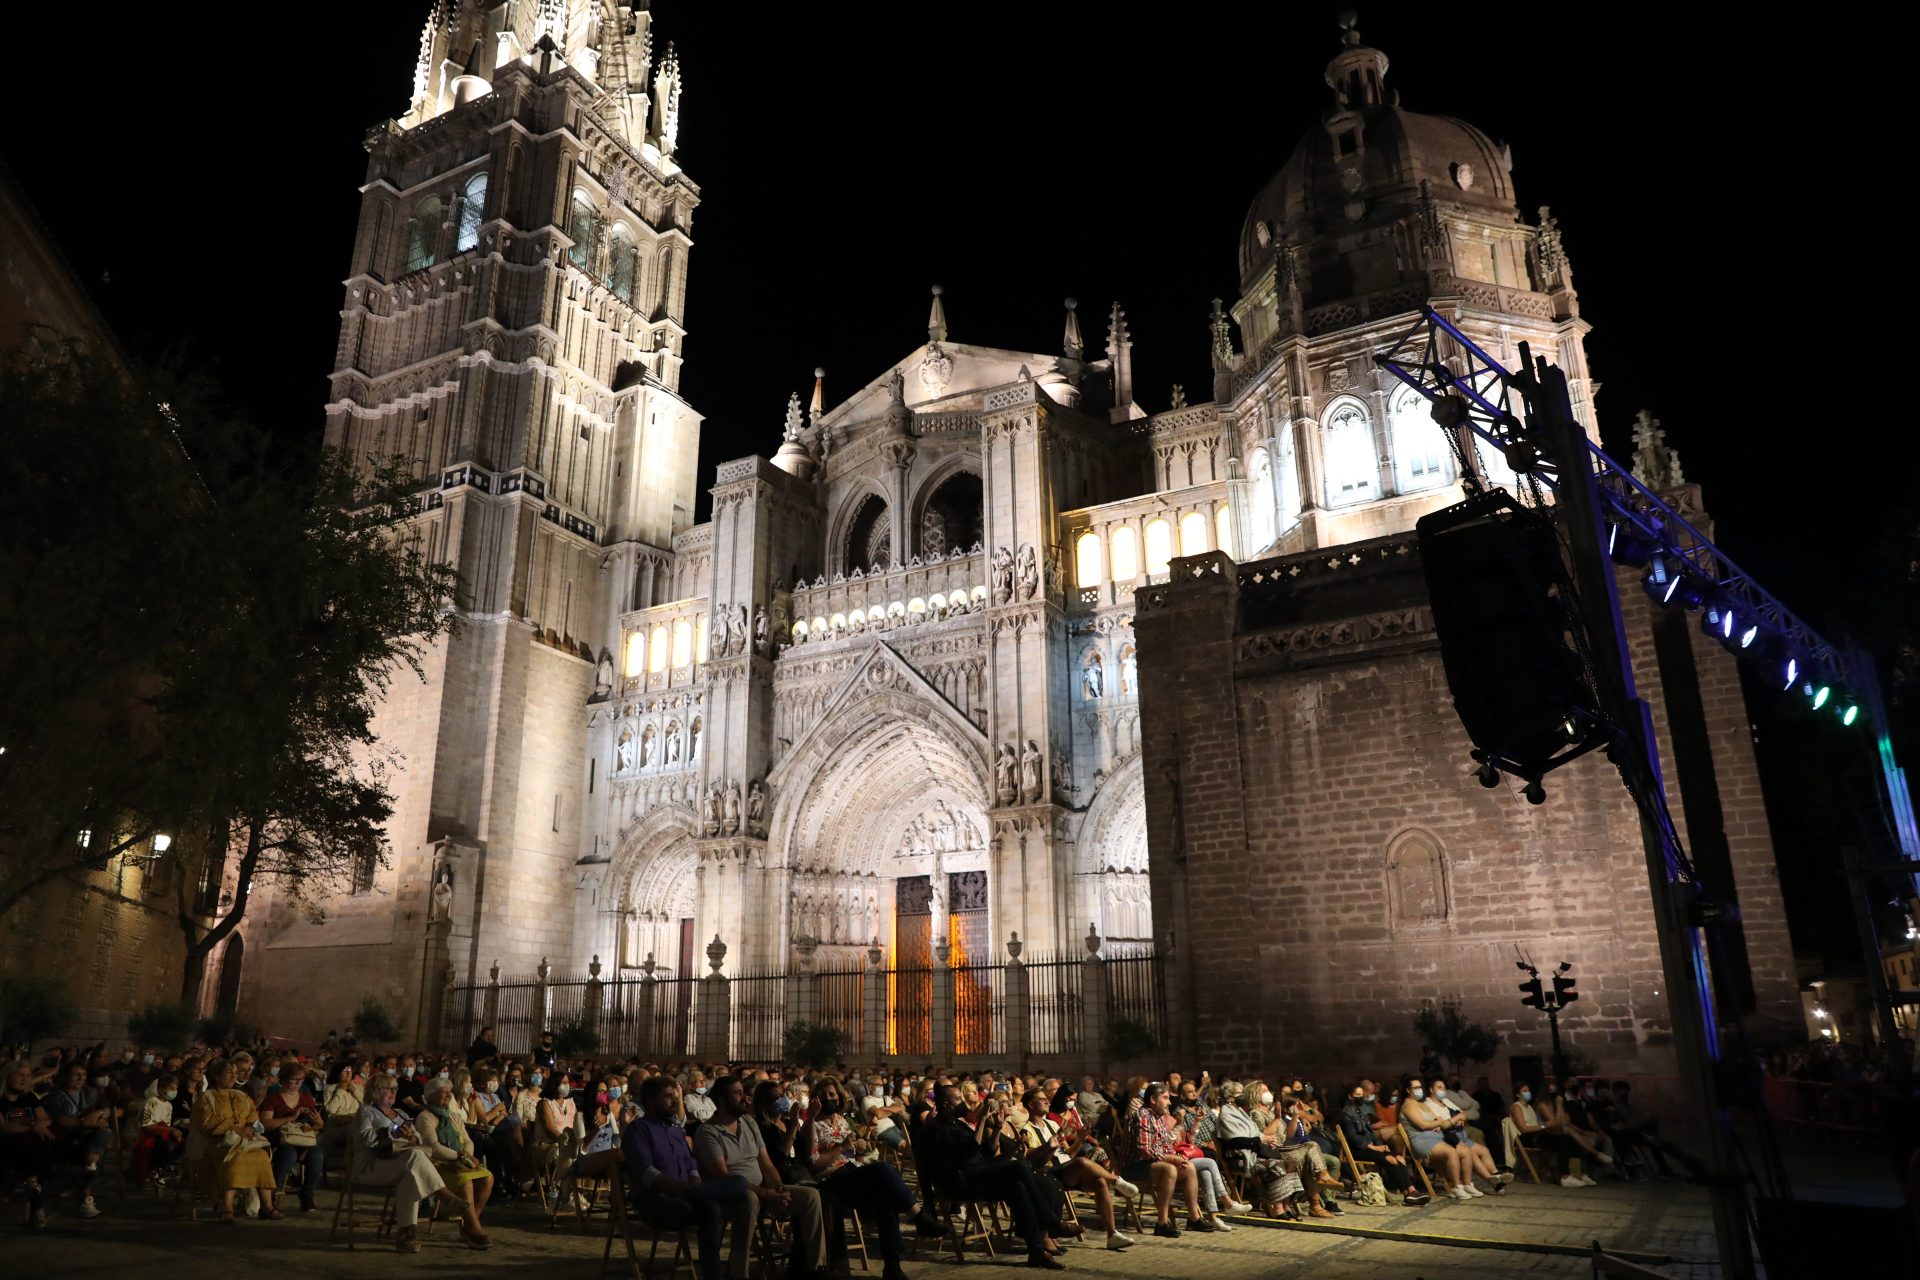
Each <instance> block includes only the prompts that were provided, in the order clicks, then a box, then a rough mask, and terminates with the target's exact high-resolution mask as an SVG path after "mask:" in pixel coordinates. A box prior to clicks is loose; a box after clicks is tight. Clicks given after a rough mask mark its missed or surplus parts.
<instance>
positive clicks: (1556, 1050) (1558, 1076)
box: [1547, 1005, 1567, 1089]
mask: <svg viewBox="0 0 1920 1280" xmlns="http://www.w3.org/2000/svg"><path fill="white" fill-rule="evenodd" d="M1547 1030H1548V1032H1550V1033H1551V1034H1552V1036H1553V1078H1554V1079H1555V1080H1558V1081H1559V1082H1560V1087H1561V1088H1562V1089H1565V1088H1566V1087H1567V1051H1566V1050H1565V1049H1562V1048H1561V1047H1560V1008H1559V1006H1558V1005H1555V1006H1552V1007H1550V1008H1549V1009H1548V1010H1547Z"/></svg>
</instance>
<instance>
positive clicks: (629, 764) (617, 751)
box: [614, 733, 633, 773]
mask: <svg viewBox="0 0 1920 1280" xmlns="http://www.w3.org/2000/svg"><path fill="white" fill-rule="evenodd" d="M614 763H615V765H616V766H617V767H618V768H619V770H620V772H622V773H625V772H626V771H627V770H629V769H631V768H633V735H632V734H630V733H623V734H621V735H620V745H619V746H617V747H615V748H614Z"/></svg>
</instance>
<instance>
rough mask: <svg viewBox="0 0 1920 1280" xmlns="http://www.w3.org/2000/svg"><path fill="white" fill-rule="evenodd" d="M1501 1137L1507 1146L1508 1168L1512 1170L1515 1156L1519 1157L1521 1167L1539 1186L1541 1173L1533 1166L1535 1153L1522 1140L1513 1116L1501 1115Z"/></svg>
mask: <svg viewBox="0 0 1920 1280" xmlns="http://www.w3.org/2000/svg"><path fill="white" fill-rule="evenodd" d="M1500 1139H1501V1141H1502V1142H1504V1143H1505V1144H1506V1148H1507V1168H1508V1169H1509V1170H1512V1169H1513V1168H1514V1164H1515V1157H1518V1161H1519V1165H1520V1167H1522V1168H1524V1169H1525V1170H1526V1171H1527V1177H1529V1178H1531V1179H1533V1182H1534V1185H1535V1186H1538V1185H1539V1183H1540V1174H1539V1171H1538V1170H1536V1169H1535V1168H1534V1167H1533V1153H1532V1152H1530V1151H1528V1150H1527V1144H1526V1143H1525V1142H1523V1141H1521V1133H1520V1126H1519V1125H1517V1124H1515V1123H1514V1122H1513V1117H1512V1116H1502V1117H1500Z"/></svg>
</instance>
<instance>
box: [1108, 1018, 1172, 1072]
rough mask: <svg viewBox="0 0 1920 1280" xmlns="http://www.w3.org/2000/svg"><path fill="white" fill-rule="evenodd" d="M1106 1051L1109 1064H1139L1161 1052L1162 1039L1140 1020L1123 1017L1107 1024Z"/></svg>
mask: <svg viewBox="0 0 1920 1280" xmlns="http://www.w3.org/2000/svg"><path fill="white" fill-rule="evenodd" d="M1106 1050H1107V1060H1108V1061H1109V1062H1138V1061H1139V1060H1140V1059H1141V1058H1144V1057H1146V1056H1147V1055H1148V1054H1150V1053H1158V1052H1159V1051H1160V1038H1159V1037H1158V1036H1156V1035H1154V1034H1153V1028H1152V1027H1150V1026H1148V1025H1147V1024H1146V1023H1145V1022H1142V1021H1141V1020H1140V1019H1138V1018H1129V1017H1125V1016H1122V1017H1118V1018H1114V1019H1113V1020H1111V1021H1110V1022H1108V1023H1107V1039H1106Z"/></svg>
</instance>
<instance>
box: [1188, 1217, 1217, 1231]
mask: <svg viewBox="0 0 1920 1280" xmlns="http://www.w3.org/2000/svg"><path fill="white" fill-rule="evenodd" d="M1219 1229H1220V1228H1219V1227H1216V1226H1215V1225H1214V1224H1213V1223H1211V1222H1209V1221H1207V1220H1206V1219H1205V1218H1189V1219H1187V1230H1189V1231H1218V1230H1219Z"/></svg>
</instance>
